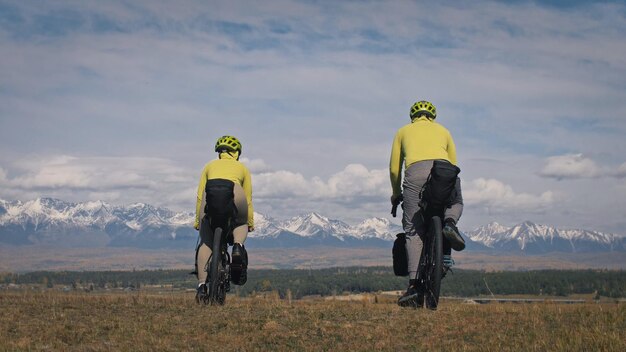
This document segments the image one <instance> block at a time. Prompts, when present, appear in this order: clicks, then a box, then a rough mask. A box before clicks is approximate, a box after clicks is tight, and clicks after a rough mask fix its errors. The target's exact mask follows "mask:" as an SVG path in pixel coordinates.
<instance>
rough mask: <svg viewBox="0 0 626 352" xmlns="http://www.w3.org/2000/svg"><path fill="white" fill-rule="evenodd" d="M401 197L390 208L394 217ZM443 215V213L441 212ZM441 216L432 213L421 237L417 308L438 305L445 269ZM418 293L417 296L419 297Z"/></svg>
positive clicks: (433, 308)
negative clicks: (424, 234) (420, 297)
mask: <svg viewBox="0 0 626 352" xmlns="http://www.w3.org/2000/svg"><path fill="white" fill-rule="evenodd" d="M401 202H402V199H398V201H397V202H396V204H394V205H393V206H392V208H391V215H392V216H393V217H394V218H395V217H396V212H397V208H398V205H400V203H401ZM441 215H443V214H441ZM442 218H443V216H440V215H434V216H432V217H430V219H429V221H428V223H427V231H426V236H424V238H423V242H424V243H423V246H422V253H421V255H420V261H419V264H418V267H417V277H416V279H417V285H418V290H419V292H420V293H419V295H422V297H423V300H421V299H419V298H418V299H416V300H415V306H414V307H415V308H419V307H421V306H422V305H423V304H424V301H425V302H426V307H427V308H429V309H432V310H436V309H437V306H438V305H439V294H440V292H441V279H443V277H444V276H445V274H446V272H447V270H446V269H444V266H443V234H442V229H443V220H442ZM419 295H418V297H419Z"/></svg>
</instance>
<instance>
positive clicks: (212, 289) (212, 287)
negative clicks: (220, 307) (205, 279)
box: [208, 227, 223, 304]
mask: <svg viewBox="0 0 626 352" xmlns="http://www.w3.org/2000/svg"><path fill="white" fill-rule="evenodd" d="M221 245H222V229H221V228H219V227H218V228H216V229H215V232H214V233H213V246H212V247H211V261H210V265H209V285H208V286H209V287H208V289H209V292H208V293H209V294H208V296H209V303H210V304H215V303H220V292H219V291H220V264H221V262H222V258H221V252H222V251H221ZM222 304H223V303H222Z"/></svg>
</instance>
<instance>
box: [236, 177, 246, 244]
mask: <svg viewBox="0 0 626 352" xmlns="http://www.w3.org/2000/svg"><path fill="white" fill-rule="evenodd" d="M233 193H234V195H235V207H237V218H236V219H235V224H236V227H235V229H234V230H233V238H234V242H235V243H240V244H243V243H244V242H245V241H246V238H247V237H248V200H247V199H246V194H245V192H244V190H243V187H241V186H240V185H239V184H237V183H236V184H235V188H234V192H233Z"/></svg>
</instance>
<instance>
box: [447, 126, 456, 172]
mask: <svg viewBox="0 0 626 352" xmlns="http://www.w3.org/2000/svg"><path fill="white" fill-rule="evenodd" d="M448 160H450V162H451V163H452V164H454V165H456V146H455V145H454V140H453V139H452V135H451V134H450V132H448Z"/></svg>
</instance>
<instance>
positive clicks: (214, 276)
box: [198, 179, 239, 305]
mask: <svg viewBox="0 0 626 352" xmlns="http://www.w3.org/2000/svg"><path fill="white" fill-rule="evenodd" d="M211 187H217V188H215V189H216V190H217V192H216V193H213V194H212V197H213V199H216V202H215V204H211V205H210V204H209V198H210V195H211V193H212V192H215V191H213V190H211ZM232 195H233V191H232V182H230V181H225V180H221V179H215V180H209V182H207V205H206V208H205V214H206V215H205V217H204V218H203V219H202V226H201V231H208V230H209V229H210V230H212V231H213V241H212V243H211V256H210V257H209V260H208V261H207V263H206V264H205V266H204V270H205V271H206V272H207V278H206V280H205V285H206V287H207V292H206V294H204V295H203V296H201V297H199V298H198V303H200V301H202V303H204V304H208V305H224V303H225V302H226V293H227V292H230V281H231V267H232V265H231V264H232V261H231V256H230V254H229V253H228V246H229V245H231V246H232V245H233V243H234V241H233V221H234V214H235V212H234V210H233V209H234V208H233V207H234V203H233V199H232ZM235 279H237V280H236V281H238V279H239V278H238V277H236V278H235Z"/></svg>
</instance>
